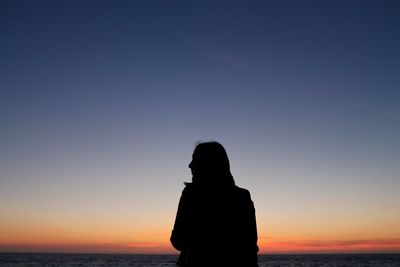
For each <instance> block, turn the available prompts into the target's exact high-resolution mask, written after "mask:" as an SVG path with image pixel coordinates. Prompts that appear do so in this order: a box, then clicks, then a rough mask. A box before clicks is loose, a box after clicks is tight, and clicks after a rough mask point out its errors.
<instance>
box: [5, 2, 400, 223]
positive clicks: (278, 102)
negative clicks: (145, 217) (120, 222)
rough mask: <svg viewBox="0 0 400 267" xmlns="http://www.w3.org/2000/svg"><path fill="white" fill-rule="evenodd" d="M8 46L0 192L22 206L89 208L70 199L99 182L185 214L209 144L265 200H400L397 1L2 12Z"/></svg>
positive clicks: (11, 8)
mask: <svg viewBox="0 0 400 267" xmlns="http://www.w3.org/2000/svg"><path fill="white" fill-rule="evenodd" d="M0 36H1V41H0V73H1V78H0V91H1V98H0V121H1V124H0V147H1V151H0V162H1V163H0V170H1V171H0V176H1V179H0V188H2V189H1V190H3V193H4V194H3V197H4V198H5V201H7V202H8V203H14V206H15V207H16V209H21V210H22V209H24V208H26V207H28V206H29V203H32V201H33V202H35V201H37V202H38V203H47V202H48V201H49V199H52V197H53V195H52V194H54V192H58V193H59V194H60V199H61V200H62V201H64V202H65V203H64V202H63V203H64V204H63V205H72V206H71V207H75V206H74V205H75V204H73V203H72V204H66V203H68V201H67V199H68V197H69V195H68V194H67V193H62V192H64V191H63V190H64V189H65V188H67V189H69V190H74V189H76V185H77V183H79V184H80V187H81V188H82V189H81V191H79V192H78V193H77V194H76V195H77V199H81V200H85V199H87V198H95V196H94V195H90V194H87V193H86V191H85V189H88V190H89V188H91V187H92V186H93V185H94V184H95V185H96V188H97V189H98V190H99V192H108V193H109V194H111V195H112V194H120V192H121V191H122V192H125V191H126V192H127V194H128V189H127V188H129V190H133V191H134V192H135V193H136V194H137V195H139V196H141V197H145V192H149V190H158V189H160V188H162V189H165V190H163V192H164V193H163V194H161V195H159V196H158V197H159V198H160V202H162V203H164V205H165V206H163V207H162V208H163V210H166V211H168V214H170V213H171V216H173V212H174V209H175V204H176V203H175V200H176V199H175V198H176V197H178V196H179V190H180V189H181V188H180V187H179V186H180V183H181V182H182V181H183V180H190V176H189V171H188V170H187V168H186V166H187V163H188V161H189V160H190V156H191V152H192V149H193V146H194V143H195V142H196V141H197V140H217V141H221V142H222V143H223V144H225V145H226V147H227V149H228V152H231V159H232V169H233V172H234V174H236V175H235V177H237V181H238V184H239V185H244V186H246V187H248V188H250V189H252V190H253V191H254V195H255V198H256V200H259V202H261V203H268V202H271V201H273V200H274V197H276V198H279V196H280V195H282V194H287V195H292V196H299V197H300V198H301V196H304V194H307V195H312V196H315V198H317V199H318V198H322V199H326V198H328V199H329V197H331V198H332V199H334V198H335V197H336V196H337V194H344V195H343V197H342V198H341V199H342V200H341V201H343V203H355V204H354V205H353V206H352V205H351V204H350V205H348V207H349V210H350V209H353V208H354V209H357V208H358V209H360V205H361V204H360V203H361V202H360V203H359V202H357V201H356V202H352V201H354V199H357V198H358V199H361V200H362V201H373V200H374V198H372V199H373V200H371V195H374V196H381V195H386V196H388V198H383V200H380V201H381V202H379V205H381V206H388V207H392V206H391V205H392V204H393V200H394V199H395V200H396V201H397V200H399V197H398V195H400V194H398V193H399V192H398V188H399V186H400V185H399V180H398V179H397V178H398V175H399V173H400V170H399V167H398V162H400V154H399V151H400V141H399V136H400V49H399V47H400V2H399V1H385V0H384V1H324V0H323V1H211V0H205V1H200V0H199V1H195V0H193V1H133V0H131V1H84V0H81V1H28V0H27V1H11V0H10V1H6V0H2V1H0ZM107 177H112V181H113V185H114V187H112V188H111V189H110V187H109V186H110V183H111V182H110V181H109V180H108V179H111V178H107ZM186 177H187V178H186ZM277 177H278V178H277ZM27 185H29V186H28V187H27ZM146 186H148V187H146ZM327 187H329V188H331V193H330V194H328V195H326V192H324V190H323V188H327ZM27 188H28V189H29V190H30V192H28V191H26V190H28V189H27ZM150 188H151V189H150ZM110 190H111V191H110ZM113 190H114V191H113ZM124 190H125V191H124ZM135 190H136V191H135ZM146 190H147V191H146ZM343 191H344V193H343ZM51 192H53V193H51ZM135 193H132V194H133V195H134V194H135ZM99 194H100V193H99ZM265 195H267V196H268V197H265ZM22 196H23V197H22ZM171 196H172V200H171ZM174 197H175V198H174ZM138 198H140V197H138ZM21 199H22V200H21ZM61 200H60V201H61ZM375 200H376V199H375ZM132 201H133V200H132ZM321 201H322V202H323V200H321ZM399 201H400V200H399ZM7 202H4V201H3V202H2V203H7ZM100 202H101V201H100ZM104 202H106V201H105V200H104ZM328 202H329V201H328ZM397 202H398V201H397ZM107 203H110V202H107ZM111 203H112V204H115V205H120V204H121V203H114V202H111ZM310 203H311V202H307V201H305V202H304V203H303V205H304V206H305V207H306V208H307V207H308V206H307V205H308V204H310ZM329 203H330V202H329ZM357 203H358V204H357ZM112 204H107V205H112ZM292 204H293V203H291V202H290V199H288V200H286V201H280V204H279V205H282V206H279V207H274V209H275V208H276V210H279V209H286V210H290V209H291V208H293V207H294V206H293V205H292ZM76 205H78V204H76ZM103 205H106V204H104V203H103ZM154 205H155V206H156V204H154ZM326 205H328V206H329V204H326ZM379 205H377V206H379ZM147 208H149V209H150V207H147ZM270 208H271V207H268V206H263V204H260V210H263V209H265V210H267V209H270ZM331 208H332V209H333V210H336V211H337V212H338V213H340V208H339V207H337V206H335V207H331ZM336 208H337V209H336ZM392 208H393V209H394V206H393V207H392ZM392 208H388V210H385V209H378V208H377V210H376V211H375V212H376V213H375V214H379V213H382V214H380V215H379V216H383V217H384V218H386V217H385V216H386V215H387V216H392V215H390V214H391V211H392ZM295 209H297V208H295ZM0 210H1V204H0ZM49 210H51V209H50V208H49ZM138 212H140V210H139V211H138ZM270 212H271V211H270ZM272 213H273V211H272ZM377 216H378V215H377ZM265 220H266V219H265Z"/></svg>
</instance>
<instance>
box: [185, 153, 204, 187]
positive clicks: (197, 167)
mask: <svg viewBox="0 0 400 267" xmlns="http://www.w3.org/2000/svg"><path fill="white" fill-rule="evenodd" d="M202 165H203V164H202V160H201V157H200V155H199V153H196V150H195V151H194V152H193V155H192V161H191V162H190V163H189V166H188V167H189V169H190V170H191V172H192V177H193V178H192V179H193V182H196V179H197V178H198V177H199V176H201V174H202V173H205V170H204V166H202Z"/></svg>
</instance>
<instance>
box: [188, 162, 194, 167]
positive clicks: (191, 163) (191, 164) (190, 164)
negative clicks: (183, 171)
mask: <svg viewBox="0 0 400 267" xmlns="http://www.w3.org/2000/svg"><path fill="white" fill-rule="evenodd" d="M188 167H189V169H191V168H192V167H193V161H191V162H190V163H189V165H188Z"/></svg>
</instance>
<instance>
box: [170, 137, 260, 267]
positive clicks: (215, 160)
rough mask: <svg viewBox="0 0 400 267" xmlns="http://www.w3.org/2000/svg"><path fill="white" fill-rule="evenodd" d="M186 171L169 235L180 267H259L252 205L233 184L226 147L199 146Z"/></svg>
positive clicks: (213, 144)
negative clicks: (189, 176) (188, 173)
mask: <svg viewBox="0 0 400 267" xmlns="http://www.w3.org/2000/svg"><path fill="white" fill-rule="evenodd" d="M189 168H190V169H191V170H192V175H193V177H192V183H185V184H186V186H185V188H184V189H183V192H182V196H181V198H180V201H179V206H178V211H177V214H176V220H175V224H174V229H173V230H172V235H171V243H172V245H173V246H174V247H175V248H176V249H177V250H179V251H180V252H181V254H180V255H179V260H178V263H177V264H178V266H185V267H186V266H204V267H208V266H227V267H231V266H241V267H254V266H258V264H257V252H258V247H257V226H256V217H255V209H254V205H253V202H252V200H251V198H250V193H249V191H247V190H246V189H242V188H240V187H238V186H236V185H235V181H234V180H233V177H232V174H231V172H230V167H229V159H228V155H227V154H226V151H225V149H224V147H223V146H222V145H221V144H219V143H217V142H208V143H200V144H198V145H197V146H196V148H195V150H194V152H193V157H192V161H191V162H190V164H189Z"/></svg>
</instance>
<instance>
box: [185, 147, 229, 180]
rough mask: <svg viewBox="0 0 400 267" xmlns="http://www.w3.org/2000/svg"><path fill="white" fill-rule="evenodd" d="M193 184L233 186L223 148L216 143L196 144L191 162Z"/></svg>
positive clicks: (226, 156) (227, 159)
mask: <svg viewBox="0 0 400 267" xmlns="http://www.w3.org/2000/svg"><path fill="white" fill-rule="evenodd" d="M189 168H190V169H191V170H192V175H193V183H194V184H201V185H234V184H235V182H234V180H233V177H232V174H231V171H230V166H229V158H228V155H227V153H226V151H225V148H224V147H223V146H222V145H221V144H220V143H218V142H206V143H199V144H197V146H196V148H195V150H194V152H193V156H192V161H191V162H190V164H189Z"/></svg>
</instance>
